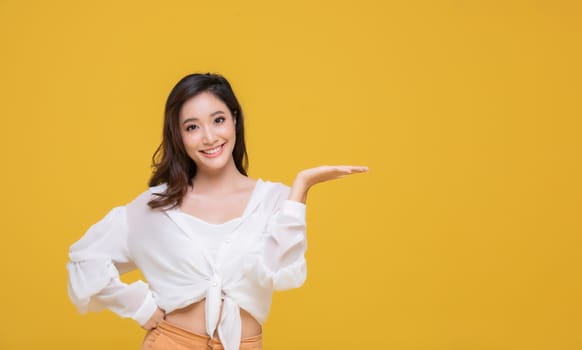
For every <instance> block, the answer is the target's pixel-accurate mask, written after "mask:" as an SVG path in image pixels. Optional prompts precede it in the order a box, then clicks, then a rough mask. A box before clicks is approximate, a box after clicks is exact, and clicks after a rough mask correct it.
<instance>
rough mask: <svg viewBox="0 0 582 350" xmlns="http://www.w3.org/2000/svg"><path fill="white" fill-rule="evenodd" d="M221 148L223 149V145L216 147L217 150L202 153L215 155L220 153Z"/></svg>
mask: <svg viewBox="0 0 582 350" xmlns="http://www.w3.org/2000/svg"><path fill="white" fill-rule="evenodd" d="M221 147H222V145H220V146H218V147H216V148H213V149H211V150H208V151H202V152H203V153H206V154H214V153H216V152H218V151H220V148H221Z"/></svg>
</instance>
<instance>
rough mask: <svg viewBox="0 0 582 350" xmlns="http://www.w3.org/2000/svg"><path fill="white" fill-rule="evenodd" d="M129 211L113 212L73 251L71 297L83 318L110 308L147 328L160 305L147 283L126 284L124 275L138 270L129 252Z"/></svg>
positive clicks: (121, 209) (70, 256)
mask: <svg viewBox="0 0 582 350" xmlns="http://www.w3.org/2000/svg"><path fill="white" fill-rule="evenodd" d="M127 235H128V229H127V219H126V210H125V207H117V208H114V209H112V210H111V211H110V212H109V213H108V214H107V215H106V216H105V217H104V218H103V219H102V220H101V221H99V222H97V223H96V224H94V225H93V226H91V227H90V228H89V230H88V231H87V232H86V233H85V235H84V236H83V237H82V238H81V239H80V240H79V241H77V242H76V243H74V244H73V245H72V246H71V248H70V250H69V259H70V260H69V262H68V263H67V271H68V275H69V279H68V293H69V297H70V299H71V301H72V302H73V304H75V306H76V307H77V309H78V310H79V312H80V313H81V314H84V313H86V312H88V311H100V310H102V309H105V308H108V309H110V310H111V311H113V312H115V313H116V314H118V315H119V316H121V317H129V318H132V319H134V320H135V321H137V322H138V323H139V324H140V325H144V324H145V323H146V322H147V321H148V320H149V318H150V317H151V315H152V314H153V313H154V312H155V310H156V308H157V305H156V302H155V301H154V298H153V296H152V293H151V291H150V289H149V287H148V285H147V284H146V283H144V282H143V281H136V282H133V283H131V284H126V283H124V282H122V281H121V280H120V278H119V275H120V273H125V272H129V271H131V270H134V269H135V268H136V267H135V265H134V264H133V262H132V261H131V259H130V257H129V253H128V249H127Z"/></svg>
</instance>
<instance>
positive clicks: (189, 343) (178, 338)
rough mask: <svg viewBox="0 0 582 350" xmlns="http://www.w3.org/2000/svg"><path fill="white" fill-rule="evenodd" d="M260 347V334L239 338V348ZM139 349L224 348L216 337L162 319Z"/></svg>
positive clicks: (214, 349)
mask: <svg viewBox="0 0 582 350" xmlns="http://www.w3.org/2000/svg"><path fill="white" fill-rule="evenodd" d="M262 349H263V337H262V335H260V334H259V335H256V336H254V337H249V338H244V339H242V340H241V343H240V350H262ZM141 350H224V347H223V346H222V343H221V342H220V340H218V339H216V338H214V339H211V338H210V337H209V336H207V335H202V334H197V333H192V332H190V331H188V330H185V329H183V328H180V327H178V326H176V325H174V324H172V323H169V322H167V321H165V320H162V321H161V322H160V323H159V324H158V326H157V327H156V328H154V329H153V330H151V331H150V332H149V333H148V334H147V335H146V336H145V339H144V341H143V345H142V347H141Z"/></svg>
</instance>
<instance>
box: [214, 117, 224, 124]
mask: <svg viewBox="0 0 582 350" xmlns="http://www.w3.org/2000/svg"><path fill="white" fill-rule="evenodd" d="M225 120H226V119H224V117H218V118H216V119H214V122H215V123H216V124H222V123H224V121H225Z"/></svg>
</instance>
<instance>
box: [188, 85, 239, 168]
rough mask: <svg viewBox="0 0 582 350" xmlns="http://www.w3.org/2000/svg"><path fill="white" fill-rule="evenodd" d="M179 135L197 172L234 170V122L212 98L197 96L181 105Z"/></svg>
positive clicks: (209, 94)
mask: <svg viewBox="0 0 582 350" xmlns="http://www.w3.org/2000/svg"><path fill="white" fill-rule="evenodd" d="M180 134H181V135H182V141H183V142H184V148H185V149H186V152H187V153H188V155H189V156H190V158H191V159H192V160H193V161H194V163H196V166H197V167H198V171H203V172H216V171H217V170H222V169H225V167H226V166H229V165H232V166H234V160H233V158H232V150H233V149H234V144H235V141H236V137H235V135H236V133H235V125H234V119H233V117H232V114H231V113H230V110H229V109H228V107H227V106H226V104H224V102H222V101H221V100H220V99H219V98H218V97H216V96H214V95H213V94H211V93H209V92H201V93H199V94H198V95H196V96H194V97H192V98H190V99H189V100H187V101H186V102H185V103H184V104H183V105H182V109H181V110H180Z"/></svg>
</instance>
